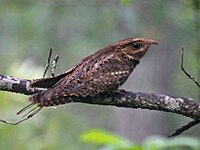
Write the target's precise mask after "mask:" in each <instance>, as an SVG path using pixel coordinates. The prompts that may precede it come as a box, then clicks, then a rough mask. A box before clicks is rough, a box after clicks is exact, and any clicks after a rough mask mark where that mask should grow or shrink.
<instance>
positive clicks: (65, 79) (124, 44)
mask: <svg viewBox="0 0 200 150" xmlns="http://www.w3.org/2000/svg"><path fill="white" fill-rule="evenodd" d="M152 44H157V43H156V42H155V41H154V40H151V39H145V38H126V39H122V40H120V41H118V42H116V43H113V44H111V45H108V46H106V47H104V48H102V49H100V50H98V51H97V52H96V53H94V54H92V55H90V56H88V57H86V58H84V59H83V60H81V61H80V63H78V64H77V65H75V66H74V67H73V68H72V69H70V70H68V71H67V72H65V73H63V74H60V75H58V76H56V77H50V78H42V79H37V80H33V81H32V82H31V83H30V87H31V88H35V87H36V88H45V89H46V90H45V91H39V92H38V93H36V94H34V95H32V96H30V97H29V100H30V102H31V104H29V105H27V106H26V107H24V108H22V109H21V110H20V111H19V112H18V113H17V114H21V113H23V112H25V111H27V110H29V111H28V113H26V114H25V115H24V117H23V118H22V119H20V120H18V121H16V122H9V121H6V120H0V122H3V123H7V124H12V125H16V124H19V123H21V122H23V121H25V120H28V119H29V118H31V117H33V116H34V115H35V114H37V113H38V112H39V111H40V110H41V109H42V108H43V107H48V106H55V105H61V104H65V103H69V102H71V98H72V97H73V98H76V97H78V98H86V97H93V96H97V95H99V94H102V93H109V92H112V91H115V90H117V89H118V88H119V86H121V85H122V84H123V83H124V82H125V81H126V80H127V79H128V77H129V75H130V74H131V72H132V71H133V70H134V68H135V67H136V65H137V64H138V63H139V61H140V59H141V58H142V57H143V56H144V54H145V53H146V52H147V50H148V48H149V47H150V46H151V45H152ZM34 105H36V107H34V108H32V106H34ZM30 108H32V109H30Z"/></svg>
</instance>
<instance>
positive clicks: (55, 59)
mask: <svg viewBox="0 0 200 150" xmlns="http://www.w3.org/2000/svg"><path fill="white" fill-rule="evenodd" d="M58 59H59V56H58V55H56V56H55V58H54V59H53V61H52V66H51V77H55V69H56V65H57V62H58Z"/></svg>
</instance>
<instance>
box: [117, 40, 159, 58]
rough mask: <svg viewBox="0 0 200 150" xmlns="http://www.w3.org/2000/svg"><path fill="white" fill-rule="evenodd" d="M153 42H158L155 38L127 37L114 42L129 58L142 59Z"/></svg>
mask: <svg viewBox="0 0 200 150" xmlns="http://www.w3.org/2000/svg"><path fill="white" fill-rule="evenodd" d="M151 44H156V45H157V42H155V41H154V40H151V39H145V38H126V39H123V40H120V41H118V42H116V43H115V44H114V46H117V47H118V48H119V49H120V51H121V52H122V53H123V54H125V55H126V56H127V57H128V58H129V59H135V60H139V59H141V58H142V57H143V56H144V54H145V53H146V51H147V50H148V48H149V47H150V46H151Z"/></svg>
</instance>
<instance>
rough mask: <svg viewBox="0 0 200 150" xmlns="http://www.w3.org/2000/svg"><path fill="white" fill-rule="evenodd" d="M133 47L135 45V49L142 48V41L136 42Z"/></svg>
mask: <svg viewBox="0 0 200 150" xmlns="http://www.w3.org/2000/svg"><path fill="white" fill-rule="evenodd" d="M132 47H133V48H134V49H140V48H141V47H142V43H140V42H134V43H133V44H132Z"/></svg>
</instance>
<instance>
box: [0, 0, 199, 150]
mask: <svg viewBox="0 0 200 150" xmlns="http://www.w3.org/2000/svg"><path fill="white" fill-rule="evenodd" d="M195 2H196V3H195ZM199 3H200V2H199V0H176V1H174V0H167V1H164V0H142V1H141V0H84V1H80V0H34V1H28V0H0V64H1V65H0V73H1V74H5V75H6V74H8V75H12V76H14V77H19V78H26V79H36V78H40V77H42V75H43V72H44V67H45V65H46V60H47V56H48V52H49V49H50V48H53V53H54V55H55V54H57V55H59V56H60V59H59V62H58V65H57V70H56V73H62V72H64V71H66V70H67V69H69V68H70V67H72V66H73V65H75V64H76V63H77V62H79V61H80V60H81V59H82V58H84V57H85V56H87V55H89V54H91V53H93V52H95V51H96V50H98V49H100V48H103V47H104V46H106V45H108V44H111V43H113V42H115V41H117V40H120V39H122V38H125V37H136V36H137V37H138V36H139V37H148V38H152V39H154V40H156V41H157V42H158V43H159V45H158V46H153V47H151V49H150V50H149V51H148V53H147V54H146V55H145V57H144V58H143V59H142V61H141V63H140V65H139V66H138V67H137V68H136V69H135V70H134V73H132V75H131V76H130V77H129V79H128V81H127V82H126V83H125V84H124V85H123V86H122V87H121V88H124V89H126V90H131V91H143V92H155V93H162V94H169V95H174V96H188V97H192V98H194V99H196V100H198V94H199V89H198V88H197V87H196V86H195V85H194V83H192V82H191V81H190V80H189V79H188V78H187V77H186V76H185V75H184V74H183V73H182V72H181V70H180V54H181V48H182V47H184V48H185V67H186V68H187V70H188V71H189V72H191V74H192V75H193V76H195V77H197V79H200V65H199V64H200V44H199V41H200V29H199V28H200V23H199V22H200V17H199V16H200V11H199V7H200V6H199ZM198 6H199V7H198ZM0 100H1V101H0V117H1V118H4V119H5V118H6V119H9V120H17V119H18V118H19V117H18V116H16V115H15V113H16V112H17V111H18V110H19V109H20V108H22V107H24V106H25V105H27V103H28V102H27V96H23V95H19V94H14V93H7V92H1V93H0ZM189 120H190V119H188V118H186V117H183V116H179V115H175V114H171V113H164V112H157V111H150V110H133V109H127V108H126V109H125V108H115V107H106V106H93V105H86V104H66V105H63V106H59V107H57V108H56V109H53V108H47V109H43V110H42V111H41V112H40V113H39V114H38V115H36V116H35V117H34V118H32V119H31V120H29V121H27V122H25V123H23V124H20V125H18V126H8V125H5V124H0V149H2V150H10V149H15V150H33V149H34V150H40V149H42V150H53V149H58V150H62V149H67V150H90V149H99V148H101V146H99V145H98V146H97V145H95V144H89V143H87V142H84V140H82V138H81V137H82V136H81V135H82V133H85V132H87V131H90V129H93V128H99V129H102V130H106V131H109V132H110V133H113V134H116V135H119V136H121V137H124V138H126V139H129V141H131V142H133V143H143V141H144V140H145V139H146V138H148V137H149V136H152V135H161V136H167V135H168V134H169V133H170V132H171V131H172V130H174V129H175V128H177V127H179V126H180V125H182V124H184V123H186V122H188V121H189ZM199 133H200V130H199V127H198V126H197V127H194V128H193V129H191V130H189V131H187V132H186V133H184V135H185V136H193V137H195V138H198V137H199ZM102 138H104V137H102ZM183 141H184V140H183ZM100 143H101V142H100Z"/></svg>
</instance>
